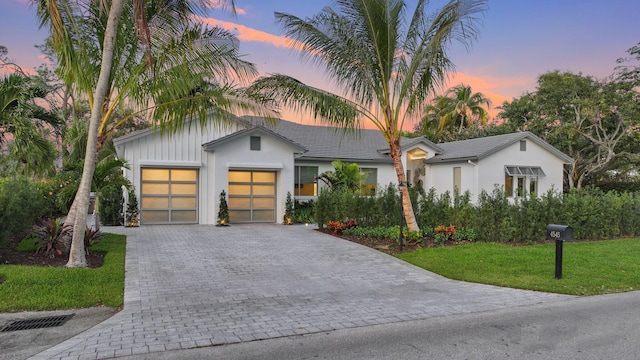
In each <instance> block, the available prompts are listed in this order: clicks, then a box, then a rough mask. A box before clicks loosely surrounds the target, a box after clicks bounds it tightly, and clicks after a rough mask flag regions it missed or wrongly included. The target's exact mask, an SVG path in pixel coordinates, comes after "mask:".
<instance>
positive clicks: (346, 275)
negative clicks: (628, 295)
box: [33, 224, 571, 359]
mask: <svg viewBox="0 0 640 360" xmlns="http://www.w3.org/2000/svg"><path fill="white" fill-rule="evenodd" d="M105 230H106V231H108V232H119V233H124V234H126V235H127V257H126V276H125V278H126V279H125V299H124V309H123V310H122V311H120V312H119V313H117V314H116V315H114V316H113V317H111V318H110V319H108V320H106V321H105V322H103V323H101V324H99V325H97V326H96V327H94V328H92V329H89V330H88V331H86V332H84V333H82V334H80V335H78V336H76V337H74V338H72V339H69V340H67V341H65V342H63V343H61V344H59V345H57V346H55V347H52V348H50V349H48V350H46V351H44V352H42V353H40V354H38V355H36V356H34V357H33V359H106V358H114V357H119V356H126V355H135V354H149V353H153V352H160V351H168V350H177V349H190V348H195V347H203V346H212V345H221V344H231V343H238V342H245V341H254V340H261V339H271V338H278V337H284V336H292V335H300V334H309V333H316V332H326V331H332V330H336V329H345V328H354V327H361V326H368V325H375V324H387V323H393V322H399V321H407V320H418V319H427V318H431V317H436V316H446V315H451V314H460V313H469V312H481V311H490V310H496V309H501V308H505V307H515V306H523V305H531V304H536V303H541V302H549V301H558V300H563V299H568V298H571V297H570V296H565V295H557V294H547V293H541V292H534V291H523V290H515V289H508V288H501V287H495V286H488V285H481V284H472V283H465V282H460V281H453V280H449V279H446V278H444V277H441V276H439V275H436V274H433V273H430V272H428V271H424V270H422V269H420V268H417V267H415V266H413V265H410V264H407V263H405V262H403V261H400V260H398V259H396V258H394V257H392V256H389V255H386V254H384V253H381V252H379V251H376V250H373V249H370V248H367V247H364V246H361V245H358V244H354V243H351V242H349V241H345V240H342V239H339V238H336V237H333V236H330V235H326V234H323V233H320V232H318V231H316V230H314V229H313V228H312V227H306V226H302V225H295V226H283V225H275V224H267V225H256V224H250V225H249V224H248V225H233V226H230V227H215V226H205V225H192V226H186V225H172V226H142V227H140V228H121V227H118V228H106V229H105Z"/></svg>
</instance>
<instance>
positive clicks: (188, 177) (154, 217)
mask: <svg viewBox="0 0 640 360" xmlns="http://www.w3.org/2000/svg"><path fill="white" fill-rule="evenodd" d="M141 182H142V186H141V191H140V197H141V202H140V208H141V219H140V221H141V223H142V224H197V223H198V169H184V168H179V169H176V168H142V169H141Z"/></svg>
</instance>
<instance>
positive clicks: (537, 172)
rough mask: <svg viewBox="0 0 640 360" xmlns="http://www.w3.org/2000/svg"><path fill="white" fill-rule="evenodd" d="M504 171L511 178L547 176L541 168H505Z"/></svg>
mask: <svg viewBox="0 0 640 360" xmlns="http://www.w3.org/2000/svg"><path fill="white" fill-rule="evenodd" d="M504 171H505V173H507V175H509V176H527V177H535V176H546V175H545V173H544V171H542V168H541V167H540V166H505V168H504Z"/></svg>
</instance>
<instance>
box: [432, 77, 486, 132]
mask: <svg viewBox="0 0 640 360" xmlns="http://www.w3.org/2000/svg"><path fill="white" fill-rule="evenodd" d="M447 95H448V96H449V98H450V99H451V107H452V108H451V110H450V113H449V114H447V115H445V116H444V117H443V118H442V121H441V123H440V127H439V128H440V131H443V130H444V128H445V127H448V126H454V127H455V126H456V124H458V123H459V124H460V126H459V127H458V132H462V129H463V128H464V127H471V126H473V125H474V124H475V123H476V122H479V123H480V124H483V125H484V124H486V123H487V122H488V121H489V112H488V111H487V109H485V108H484V106H486V107H487V108H489V107H490V106H491V100H489V99H488V98H487V97H486V96H484V94H482V93H479V92H477V93H473V92H472V91H471V86H467V85H464V84H461V85H458V86H455V87H453V88H451V89H449V90H448V91H447ZM448 123H450V124H448Z"/></svg>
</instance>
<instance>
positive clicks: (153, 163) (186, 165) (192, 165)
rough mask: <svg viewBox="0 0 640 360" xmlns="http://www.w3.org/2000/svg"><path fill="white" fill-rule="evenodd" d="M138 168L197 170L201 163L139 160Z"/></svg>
mask: <svg viewBox="0 0 640 360" xmlns="http://www.w3.org/2000/svg"><path fill="white" fill-rule="evenodd" d="M140 166H143V167H144V166H151V167H171V168H174V167H176V168H177V167H184V168H199V167H202V163H201V162H199V161H167V160H140Z"/></svg>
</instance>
